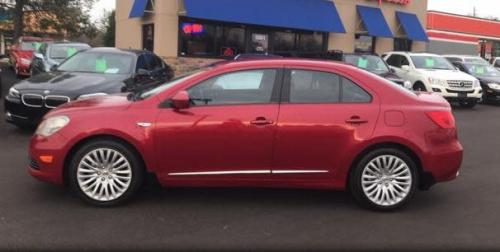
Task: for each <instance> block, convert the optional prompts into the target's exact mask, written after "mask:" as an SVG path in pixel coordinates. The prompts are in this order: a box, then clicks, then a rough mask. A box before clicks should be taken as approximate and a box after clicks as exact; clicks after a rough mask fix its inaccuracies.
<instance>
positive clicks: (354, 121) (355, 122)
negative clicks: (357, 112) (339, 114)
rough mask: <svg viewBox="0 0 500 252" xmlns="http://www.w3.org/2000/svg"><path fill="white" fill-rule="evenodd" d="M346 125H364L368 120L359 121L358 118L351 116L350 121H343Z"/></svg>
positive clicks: (359, 118)
mask: <svg viewBox="0 0 500 252" xmlns="http://www.w3.org/2000/svg"><path fill="white" fill-rule="evenodd" d="M345 122H346V123H348V124H365V123H368V120H365V119H361V117H359V116H352V117H351V118H350V119H347V120H346V121H345Z"/></svg>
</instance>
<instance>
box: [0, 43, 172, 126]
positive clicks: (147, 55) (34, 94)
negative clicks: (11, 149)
mask: <svg viewBox="0 0 500 252" xmlns="http://www.w3.org/2000/svg"><path fill="white" fill-rule="evenodd" d="M172 77H173V71H172V69H171V68H170V67H169V66H168V65H166V64H165V63H164V62H163V60H161V59H160V58H159V57H158V56H156V55H154V54H153V53H151V52H147V51H134V50H120V49H115V48H94V49H89V50H87V51H84V52H80V53H78V54H76V55H74V56H73V57H71V58H69V59H68V60H66V61H64V62H63V63H62V64H61V65H60V66H59V67H57V69H55V70H54V71H52V72H48V73H42V74H39V75H36V76H34V77H32V78H30V79H27V80H24V81H22V82H20V83H18V84H16V85H14V86H13V87H12V88H11V89H10V90H9V93H8V95H7V96H6V98H5V115H6V119H7V121H8V122H10V123H13V124H15V125H18V126H21V127H25V126H31V125H37V124H38V123H39V122H40V120H41V119H42V117H43V115H45V114H46V113H47V112H48V111H49V110H50V109H53V108H55V107H57V106H59V105H61V104H64V103H67V102H70V101H74V100H78V99H85V98H89V97H94V96H99V95H107V94H114V93H120V92H128V91H133V90H135V89H143V88H151V87H154V86H156V85H158V84H161V83H163V82H165V81H168V80H170V79H171V78H172Z"/></svg>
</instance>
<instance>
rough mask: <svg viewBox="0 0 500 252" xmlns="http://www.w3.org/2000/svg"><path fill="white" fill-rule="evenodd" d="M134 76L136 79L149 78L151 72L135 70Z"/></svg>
mask: <svg viewBox="0 0 500 252" xmlns="http://www.w3.org/2000/svg"><path fill="white" fill-rule="evenodd" d="M135 76H136V77H149V76H151V72H150V71H149V70H146V69H143V68H139V69H137V72H136V73H135Z"/></svg>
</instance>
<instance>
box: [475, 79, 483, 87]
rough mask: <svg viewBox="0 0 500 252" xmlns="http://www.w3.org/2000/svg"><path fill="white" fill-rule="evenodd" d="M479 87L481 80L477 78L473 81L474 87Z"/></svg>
mask: <svg viewBox="0 0 500 252" xmlns="http://www.w3.org/2000/svg"><path fill="white" fill-rule="evenodd" d="M480 87H481V82H479V80H475V81H474V88H480Z"/></svg>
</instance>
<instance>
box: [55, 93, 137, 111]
mask: <svg viewBox="0 0 500 252" xmlns="http://www.w3.org/2000/svg"><path fill="white" fill-rule="evenodd" d="M132 103H133V102H132V101H131V100H129V99H128V98H127V94H116V95H106V96H97V97H93V98H88V99H82V100H77V101H73V102H70V103H66V104H64V105H61V106H59V107H57V108H56V109H54V110H52V112H51V115H54V114H63V113H72V112H75V111H79V110H88V111H97V110H98V111H102V110H120V109H126V108H128V107H129V106H130V105H131V104H132Z"/></svg>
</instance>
